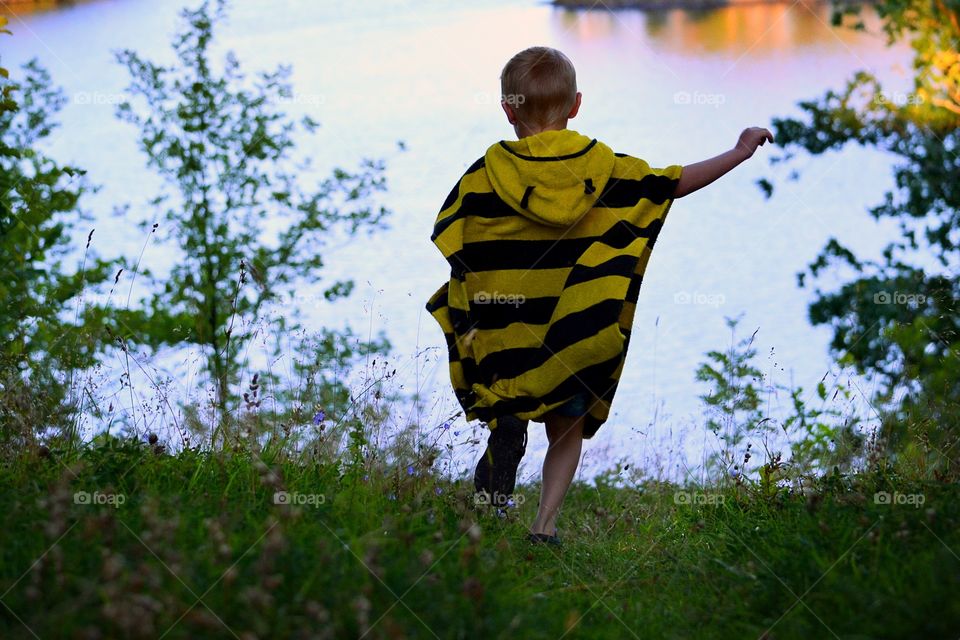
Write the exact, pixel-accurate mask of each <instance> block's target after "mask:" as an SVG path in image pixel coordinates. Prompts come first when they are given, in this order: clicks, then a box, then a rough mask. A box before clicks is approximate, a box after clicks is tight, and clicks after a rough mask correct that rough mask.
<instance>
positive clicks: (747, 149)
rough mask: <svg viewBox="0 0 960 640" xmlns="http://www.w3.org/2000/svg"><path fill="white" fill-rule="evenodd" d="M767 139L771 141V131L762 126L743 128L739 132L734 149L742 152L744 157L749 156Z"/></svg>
mask: <svg viewBox="0 0 960 640" xmlns="http://www.w3.org/2000/svg"><path fill="white" fill-rule="evenodd" d="M767 140H769V141H770V142H773V134H772V133H770V132H769V131H768V130H766V129H764V128H763V127H750V128H748V129H744V130H743V133H741V134H740V139H739V140H737V146H736V150H737V151H739V152H740V153H742V154H743V155H744V157H746V158H749V157H750V156H752V155H753V152H754V151H756V150H757V147H759V146H760V145H762V144H763V143H764V142H766V141H767Z"/></svg>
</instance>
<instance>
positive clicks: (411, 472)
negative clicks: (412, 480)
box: [407, 465, 413, 476]
mask: <svg viewBox="0 0 960 640" xmlns="http://www.w3.org/2000/svg"><path fill="white" fill-rule="evenodd" d="M407 475H408V476H412V475H413V465H410V466H409V467H407Z"/></svg>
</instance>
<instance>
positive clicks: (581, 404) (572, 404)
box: [551, 393, 589, 418]
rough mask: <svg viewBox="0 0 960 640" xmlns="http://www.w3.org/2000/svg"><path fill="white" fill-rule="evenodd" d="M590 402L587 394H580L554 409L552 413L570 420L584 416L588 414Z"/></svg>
mask: <svg viewBox="0 0 960 640" xmlns="http://www.w3.org/2000/svg"><path fill="white" fill-rule="evenodd" d="M588 407H589V401H588V398H587V394H585V393H579V394H577V395H576V396H574V397H573V398H571V399H570V400H568V401H567V402H565V403H564V404H562V405H560V406H559V407H557V408H556V409H554V410H553V411H552V412H551V413H555V414H557V415H561V416H567V417H570V418H577V417H579V416H584V415H586V414H587V412H588Z"/></svg>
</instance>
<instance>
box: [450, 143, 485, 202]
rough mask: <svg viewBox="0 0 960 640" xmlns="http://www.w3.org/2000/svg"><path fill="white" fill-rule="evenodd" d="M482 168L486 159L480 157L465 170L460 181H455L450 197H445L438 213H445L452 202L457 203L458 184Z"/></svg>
mask: <svg viewBox="0 0 960 640" xmlns="http://www.w3.org/2000/svg"><path fill="white" fill-rule="evenodd" d="M484 166H486V159H485V158H484V157H482V156H481V157H480V159H479V160H475V161H474V163H473V164H472V165H470V166H469V167H467V170H466V171H464V172H463V175H462V176H460V179H459V180H457V184H455V185H454V186H453V191H451V192H450V195H448V196H447V199H446V200H444V201H443V206H442V207H440V211H446V210H447V209H449V208H450V206H451V205H452V204H453V203H454V202H456V201H457V196H458V195H459V194H460V183H461V182H463V179H464V178H465V177H467V176H468V175H470V174H471V173H473V172H474V171H476V170H477V169H480V168H481V167H484Z"/></svg>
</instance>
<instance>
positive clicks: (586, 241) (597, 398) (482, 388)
mask: <svg viewBox="0 0 960 640" xmlns="http://www.w3.org/2000/svg"><path fill="white" fill-rule="evenodd" d="M500 84H501V90H502V96H501V105H502V107H503V110H504V112H505V113H506V115H507V120H508V122H509V123H510V124H511V125H513V128H514V131H515V133H516V135H517V138H518V140H517V141H514V142H507V141H500V142H498V143H496V144H493V145H492V146H490V147H489V148H488V149H487V151H486V153H485V154H484V156H483V157H482V158H480V159H479V160H477V161H476V162H475V163H474V164H473V165H472V166H471V167H470V168H469V169H467V171H466V173H465V174H464V175H463V176H462V177H461V178H460V180H459V181H458V182H457V184H456V186H454V188H453V190H452V191H451V192H450V195H449V196H448V197H447V200H446V202H444V203H443V206H442V207H441V210H440V214H439V216H438V217H437V220H436V224H435V226H434V231H433V235H432V236H431V240H433V242H434V243H435V244H436V245H437V247H438V248H439V249H440V251H441V253H443V255H444V257H445V258H446V259H447V261H448V262H449V264H450V267H451V276H450V279H449V281H448V282H446V283H444V284H443V286H441V287H440V289H439V290H437V292H436V293H435V294H434V295H433V296H431V298H430V300H429V301H428V302H427V305H426V308H427V310H428V311H429V312H430V313H431V314H432V315H433V317H434V318H435V319H436V320H437V322H438V323H439V324H440V327H441V328H442V329H443V332H444V337H445V339H446V342H447V348H448V355H449V366H450V378H451V382H452V384H453V387H454V391H455V393H456V396H457V400H458V401H459V402H460V404H461V406H462V407H463V409H464V411H465V413H466V417H467V419H468V420H473V419H480V420H483V421H484V422H486V423H487V426H488V427H489V428H490V436H489V439H488V443H487V449H486V451H485V452H484V454H483V456H481V458H480V461H479V462H478V464H477V468H476V471H475V474H474V485H475V487H476V490H477V492H478V495H481V496H484V499H485V501H487V500H489V501H490V503H492V504H493V505H496V506H501V507H502V506H504V505H505V504H506V501H507V500H508V499H509V497H510V496H511V494H512V493H513V490H514V488H515V485H516V476H517V468H518V466H519V464H520V459H521V458H522V457H523V453H524V451H525V450H526V443H527V424H528V422H529V421H531V420H532V421H535V422H543V423H544V424H545V427H546V432H547V440H548V442H549V447H548V450H547V454H546V457H545V458H544V461H543V482H542V492H541V495H540V505H539V510H538V513H537V517H536V519H535V521H534V522H533V524H532V526H531V527H530V533H529V536H528V539H530V541H531V542H548V543H553V544H559V542H560V540H559V538H558V537H557V530H556V519H557V514H558V512H559V509H560V505H561V504H562V502H563V499H564V496H565V495H566V493H567V489H568V488H569V486H570V483H571V481H572V480H573V477H574V474H575V473H576V470H577V465H578V464H579V461H580V452H581V448H582V444H583V439H584V438H591V437H593V435H594V434H595V433H596V432H597V430H598V429H599V428H600V426H601V425H602V424H603V423H604V422H605V421H606V419H607V416H608V415H609V411H610V404H611V402H612V401H613V397H614V394H615V392H616V389H617V384H618V382H619V379H620V373H621V371H622V367H623V362H624V358H625V357H626V352H627V346H628V343H629V338H630V330H631V326H632V321H633V315H634V309H635V304H636V301H637V296H638V294H639V289H640V282H641V280H642V277H643V272H644V270H645V269H646V265H647V261H648V260H649V258H650V253H651V251H652V249H653V246H654V242H655V241H656V239H657V235H658V234H659V232H660V229H661V227H662V226H663V222H664V219H665V218H666V215H667V211H668V210H669V208H670V205H671V203H672V201H673V200H675V199H676V198H681V197H683V196H685V195H687V194H689V193H692V192H694V191H696V190H697V189H700V188H702V187H704V186H706V185H708V184H710V183H711V182H713V181H714V180H716V179H717V178H719V177H720V176H722V175H724V174H725V173H727V172H728V171H730V170H731V169H733V168H734V167H735V166H737V165H738V164H740V163H741V162H743V161H744V160H746V159H747V158H749V157H750V156H752V155H753V153H754V151H755V150H756V149H757V147H759V146H760V145H762V144H763V143H764V142H765V141H766V140H770V141H771V142H772V141H773V136H772V134H771V133H770V132H769V131H767V130H766V129H762V128H758V127H752V128H749V129H746V130H744V131H743V133H741V134H740V138H739V140H738V141H737V144H736V145H735V147H734V148H733V149H731V150H730V151H727V152H725V153H722V154H720V155H718V156H716V157H714V158H710V159H709V160H704V161H702V162H698V163H695V164H691V165H687V166H683V167H681V166H680V165H671V166H668V167H666V168H664V169H651V168H650V167H649V165H648V164H647V163H646V162H644V161H643V160H640V159H638V158H635V157H632V156H629V155H626V154H619V153H616V154H615V153H614V152H613V151H612V150H611V149H610V148H609V147H607V146H606V145H605V144H603V143H602V142H598V141H597V140H595V139H590V138H588V137H586V136H584V135H581V134H579V133H577V132H576V131H572V130H569V129H567V121H568V119H570V118H573V117H574V116H576V115H577V111H578V110H579V109H580V99H581V94H580V92H579V91H577V83H576V73H575V71H574V68H573V64H572V63H571V62H570V60H569V59H568V58H567V57H566V56H565V55H564V54H563V53H561V52H560V51H557V50H556V49H551V48H549V47H531V48H529V49H526V50H524V51H521V52H520V53H518V54H517V55H515V56H514V57H513V58H511V59H510V61H509V62H507V64H506V66H505V67H504V68H503V72H502V74H501V76H500Z"/></svg>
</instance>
